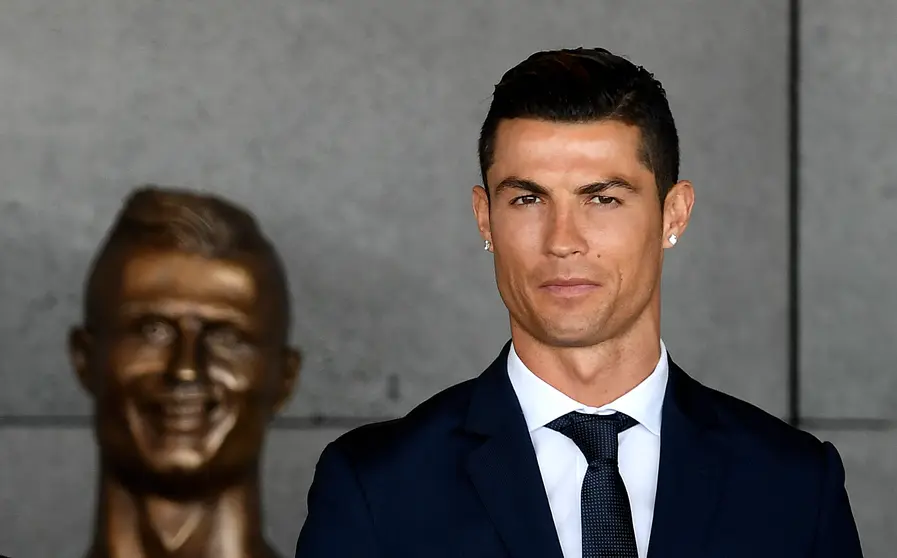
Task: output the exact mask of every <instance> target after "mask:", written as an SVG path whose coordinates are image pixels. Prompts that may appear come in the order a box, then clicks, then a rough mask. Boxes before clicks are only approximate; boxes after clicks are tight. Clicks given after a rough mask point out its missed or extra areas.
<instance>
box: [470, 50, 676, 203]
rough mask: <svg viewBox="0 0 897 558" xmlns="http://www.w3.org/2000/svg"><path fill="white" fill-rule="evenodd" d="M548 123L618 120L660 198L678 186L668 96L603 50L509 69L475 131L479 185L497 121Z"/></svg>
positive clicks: (549, 55) (542, 57)
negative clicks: (635, 139)
mask: <svg viewBox="0 0 897 558" xmlns="http://www.w3.org/2000/svg"><path fill="white" fill-rule="evenodd" d="M512 118H532V119H538V120H547V121H550V122H571V123H574V122H583V123H585V122H596V121H601V120H616V121H619V122H623V123H625V124H629V125H631V126H636V127H638V128H639V130H640V132H641V137H642V145H641V150H640V151H641V152H640V156H641V158H642V161H643V162H644V164H645V165H646V166H647V167H648V168H649V169H650V170H651V171H652V172H653V173H654V176H655V177H656V180H657V189H658V194H659V195H660V197H661V199H663V198H664V197H665V196H666V193H667V192H668V191H669V189H670V187H671V186H672V185H673V184H675V183H676V182H677V181H678V180H679V138H678V135H677V133H676V124H675V122H674V121H673V115H672V113H671V112H670V106H669V103H668V102H667V98H666V93H665V91H664V89H663V86H662V85H661V83H660V82H659V81H658V80H656V79H655V78H654V75H653V74H651V73H650V72H648V71H647V70H645V69H644V68H642V67H641V66H636V65H635V64H633V63H632V62H630V61H628V60H626V59H625V58H622V57H620V56H617V55H615V54H612V53H611V52H609V51H607V50H605V49H603V48H592V49H583V48H577V49H561V50H550V51H543V52H537V53H536V54H533V55H532V56H530V57H529V58H527V59H526V60H524V61H523V62H521V63H520V64H518V65H517V66H515V67H513V68H511V69H510V70H508V71H507V72H506V73H505V75H503V76H502V78H501V81H499V83H498V85H496V86H495V91H494V93H493V95H492V104H491V105H490V106H489V112H488V114H487V115H486V119H485V121H484V122H483V127H482V129H481V130H480V141H479V158H480V172H481V174H482V178H483V185H484V186H485V187H486V192H487V194H488V192H489V189H488V185H487V184H486V172H487V171H488V170H489V167H491V166H492V163H493V162H494V156H495V136H496V131H497V129H498V125H499V123H500V122H501V121H502V120H506V119H512Z"/></svg>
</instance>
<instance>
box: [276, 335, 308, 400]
mask: <svg viewBox="0 0 897 558" xmlns="http://www.w3.org/2000/svg"><path fill="white" fill-rule="evenodd" d="M301 366H302V353H301V352H299V350H298V349H296V348H293V347H286V348H285V349H284V355H283V370H281V376H280V381H279V383H278V385H277V396H276V397H277V398H276V400H275V401H274V413H275V414H277V413H279V412H280V410H281V409H282V408H283V406H284V404H285V403H286V402H287V401H289V399H290V396H291V395H292V394H293V389H294V387H295V386H296V381H297V380H298V378H299V369H300V368H301Z"/></svg>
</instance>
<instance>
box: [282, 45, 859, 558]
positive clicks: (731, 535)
mask: <svg viewBox="0 0 897 558" xmlns="http://www.w3.org/2000/svg"><path fill="white" fill-rule="evenodd" d="M479 155H480V165H481V169H482V175H483V176H482V178H483V186H482V187H476V188H474V190H473V209H474V213H475V215H476V219H477V223H478V224H479V230H480V233H481V235H482V237H483V239H484V243H485V248H486V249H487V250H488V251H490V252H492V254H493V257H494V263H495V277H496V282H497V284H498V289H499V292H500V293H501V297H502V299H503V301H504V303H505V305H506V306H507V308H508V312H509V315H510V324H511V343H510V344H509V345H508V346H506V347H505V348H504V350H503V351H502V352H501V354H500V355H499V357H498V358H497V359H496V360H495V362H494V363H493V364H492V365H491V366H490V367H489V368H488V369H487V370H486V371H485V372H484V373H483V374H482V375H481V376H479V377H478V378H476V379H474V380H471V381H468V382H465V383H463V384H460V385H458V386H455V387H453V388H450V389H448V390H446V391H445V392H443V393H441V394H439V395H437V396H436V397H434V398H433V399H431V400H430V401H428V402H426V403H424V404H422V405H421V406H420V407H418V408H417V409H415V410H414V411H412V412H411V413H410V414H409V415H408V416H406V417H404V418H402V419H399V420H396V421H392V422H388V423H384V424H375V425H369V426H367V427H363V428H361V429H359V430H356V431H354V432H350V433H349V434H347V435H345V436H343V437H341V438H340V439H339V440H337V441H336V442H334V443H332V444H331V445H330V446H328V447H327V448H326V449H325V451H324V453H323V455H322V456H321V459H320V462H319V464H318V467H317V471H316V474H315V479H314V482H313V485H312V487H311V490H310V492H309V498H308V518H307V520H306V523H305V525H304V527H303V528H302V531H301V534H300V536H299V540H298V545H297V550H296V556H297V558H324V557H325V556H328V557H329V556H345V557H349V556H351V557H375V556H376V557H384V558H385V557H389V558H399V557H420V556H465V557H470V558H473V557H487V556H488V557H499V556H503V557H514V558H561V557H564V558H574V557H575V558H579V557H587V558H598V557H601V558H610V557H614V558H636V557H638V558H645V557H648V558H699V557H705V558H717V557H722V556H726V557H729V558H733V557H745V558H746V557H757V556H762V557H764V558H786V557H787V558H793V557H796V556H803V557H813V558H829V557H830V558H835V557H837V558H854V557H859V556H861V550H860V544H859V541H858V537H857V531H856V527H855V525H854V520H853V517H852V515H851V511H850V506H849V504H848V500H847V495H846V492H845V489H844V470H843V467H842V464H841V460H840V457H839V455H838V453H837V452H836V450H835V448H834V447H832V446H831V445H830V444H822V443H820V442H819V441H818V440H816V439H815V438H813V437H812V436H810V435H809V434H805V433H802V432H799V431H797V430H794V429H792V428H791V427H789V426H787V425H786V424H784V423H782V422H781V421H779V420H778V419H776V418H774V417H771V416H769V415H767V414H766V413H764V412H762V411H760V410H759V409H757V408H755V407H752V406H750V405H748V404H747V403H743V402H741V401H738V400H736V399H734V398H732V397H729V396H726V395H723V394H721V393H719V392H716V391H713V390H711V389H709V388H706V387H704V386H702V385H700V384H698V383H697V382H696V381H695V380H693V379H691V378H690V377H689V376H688V375H686V373H685V372H683V371H682V370H681V369H680V368H679V367H678V366H677V365H676V364H675V363H673V362H672V360H670V359H669V357H668V355H667V351H666V347H665V346H664V344H663V343H662V341H661V338H660V308H661V304H660V285H661V268H662V263H663V257H664V251H665V250H668V249H671V248H673V247H674V246H675V244H676V243H677V241H679V239H680V238H681V237H682V235H683V233H684V232H685V229H686V226H687V225H688V222H689V217H690V215H691V211H692V206H693V203H694V191H693V188H692V185H691V184H690V183H688V182H687V181H682V180H679V178H678V167H679V148H678V139H677V133H676V128H675V124H674V121H673V118H672V115H671V114H670V110H669V106H668V103H667V100H666V97H665V93H664V91H663V88H662V87H661V85H660V83H658V82H657V81H656V80H654V78H653V76H652V75H651V74H650V73H648V72H647V71H645V70H644V69H642V68H640V67H636V66H635V65H633V64H631V63H630V62H628V61H626V60H624V59H622V58H620V57H617V56H615V55H613V54H611V53H609V52H607V51H606V50H603V49H591V50H583V49H577V50H561V51H553V52H541V53H537V54H535V55H533V56H531V57H530V58H529V59H527V60H526V61H524V62H522V63H521V64H519V65H518V66H517V67H515V68H513V69H511V70H510V71H508V72H507V73H506V74H505V75H504V77H503V78H502V80H501V82H500V83H499V84H498V85H497V86H496V88H495V92H494V97H493V100H492V104H491V107H490V109H489V113H488V115H487V116H486V120H485V122H484V124H483V127H482V133H481V137H480V144H479ZM423 365H425V363H424V364H423ZM720 365H721V366H723V365H725V363H720Z"/></svg>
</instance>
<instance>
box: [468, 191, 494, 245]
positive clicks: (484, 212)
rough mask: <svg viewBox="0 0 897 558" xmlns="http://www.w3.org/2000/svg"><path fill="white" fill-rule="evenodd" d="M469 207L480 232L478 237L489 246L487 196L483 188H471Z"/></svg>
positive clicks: (490, 240)
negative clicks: (471, 208)
mask: <svg viewBox="0 0 897 558" xmlns="http://www.w3.org/2000/svg"><path fill="white" fill-rule="evenodd" d="M471 205H472V206H473V216H474V217H475V218H476V220H477V228H478V229H479V230H480V236H481V237H482V238H483V240H485V241H488V242H489V244H490V245H491V244H492V224H491V222H490V220H489V196H488V195H487V194H486V188H485V186H474V187H473V191H472V192H471ZM489 251H490V252H491V251H492V250H491V249H489Z"/></svg>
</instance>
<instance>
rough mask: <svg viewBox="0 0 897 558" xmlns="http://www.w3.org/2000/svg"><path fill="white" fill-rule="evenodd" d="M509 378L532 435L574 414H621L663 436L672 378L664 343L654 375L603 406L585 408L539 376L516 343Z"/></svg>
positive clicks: (511, 356) (510, 355)
mask: <svg viewBox="0 0 897 558" xmlns="http://www.w3.org/2000/svg"><path fill="white" fill-rule="evenodd" d="M508 376H509V377H510V379H511V385H512V386H513V387H514V391H515V392H516V394H517V399H518V400H519V401H520V407H521V409H522V410H523V417H524V418H525V419H526V426H527V428H528V429H529V431H530V432H533V431H534V430H537V429H539V428H542V427H543V426H545V425H546V424H548V423H549V422H551V421H553V420H554V419H556V418H558V417H561V416H563V415H566V414H567V413H569V412H571V411H579V412H582V413H601V414H607V413H611V412H619V413H623V414H626V415H629V416H630V417H632V418H634V419H635V420H637V421H638V422H639V424H641V425H642V426H644V427H645V428H647V429H648V431H649V432H651V433H652V434H654V435H655V436H660V422H661V409H662V408H663V398H664V394H665V393H666V386H667V379H668V378H669V361H668V359H667V349H666V345H664V343H663V340H661V341H660V360H659V361H658V362H657V366H655V367H654V371H653V372H651V375H649V376H648V377H647V378H645V379H644V380H643V381H642V382H641V383H640V384H639V385H637V386H635V387H634V388H633V389H631V390H630V391H628V392H627V393H625V394H623V395H622V396H620V397H619V398H618V399H616V400H615V401H611V402H610V403H608V404H606V405H602V406H601V407H589V406H588V405H583V404H582V403H579V402H578V401H576V400H574V399H571V398H570V397H568V396H567V395H565V394H563V393H561V392H560V391H558V390H557V389H555V388H554V387H553V386H551V385H550V384H548V383H547V382H545V381H544V380H543V379H542V378H540V377H538V376H536V375H535V374H534V373H533V372H532V371H531V370H530V369H529V368H527V367H526V365H525V364H523V361H522V360H520V357H519V356H517V351H515V350H514V344H513V343H512V344H511V348H510V350H509V351H508Z"/></svg>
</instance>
